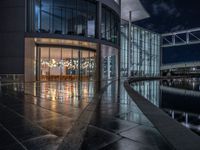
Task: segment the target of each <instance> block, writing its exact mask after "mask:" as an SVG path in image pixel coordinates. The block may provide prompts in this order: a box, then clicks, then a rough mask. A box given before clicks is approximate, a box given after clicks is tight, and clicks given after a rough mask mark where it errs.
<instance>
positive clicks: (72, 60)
mask: <svg viewBox="0 0 200 150" xmlns="http://www.w3.org/2000/svg"><path fill="white" fill-rule="evenodd" d="M38 53H39V55H38V56H39V60H40V64H39V66H37V67H38V68H39V71H38V76H39V78H40V80H41V81H47V80H50V81H53V80H86V81H88V80H93V79H94V76H95V68H96V67H95V66H96V64H95V57H96V56H95V55H96V53H95V52H93V51H87V50H78V49H71V48H56V47H39V48H38Z"/></svg>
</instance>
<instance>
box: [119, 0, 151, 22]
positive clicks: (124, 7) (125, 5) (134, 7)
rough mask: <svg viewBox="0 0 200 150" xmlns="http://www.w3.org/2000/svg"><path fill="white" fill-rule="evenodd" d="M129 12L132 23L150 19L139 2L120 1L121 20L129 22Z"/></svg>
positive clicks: (133, 0) (131, 0) (138, 0)
mask: <svg viewBox="0 0 200 150" xmlns="http://www.w3.org/2000/svg"><path fill="white" fill-rule="evenodd" d="M130 11H131V12H132V19H131V21H132V22H133V21H138V20H142V19H145V18H148V17H150V15H149V14H148V12H147V11H146V10H145V9H144V7H143V6H142V4H141V2H140V0H121V18H122V19H123V20H127V21H128V20H129V12H130Z"/></svg>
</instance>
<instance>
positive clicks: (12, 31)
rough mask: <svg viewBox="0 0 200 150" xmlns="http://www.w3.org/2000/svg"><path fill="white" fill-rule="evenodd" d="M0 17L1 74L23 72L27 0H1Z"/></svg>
mask: <svg viewBox="0 0 200 150" xmlns="http://www.w3.org/2000/svg"><path fill="white" fill-rule="evenodd" d="M0 19H1V21H0V22H1V23H0V74H23V73H24V31H25V0H0Z"/></svg>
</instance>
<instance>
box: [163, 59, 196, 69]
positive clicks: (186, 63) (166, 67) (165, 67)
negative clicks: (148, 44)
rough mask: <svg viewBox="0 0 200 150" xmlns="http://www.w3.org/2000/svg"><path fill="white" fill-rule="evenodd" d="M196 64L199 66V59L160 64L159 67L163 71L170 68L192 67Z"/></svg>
mask: <svg viewBox="0 0 200 150" xmlns="http://www.w3.org/2000/svg"><path fill="white" fill-rule="evenodd" d="M198 66H200V61H196V62H183V63H172V64H166V65H162V66H161V67H160V70H161V71H163V70H171V69H178V68H192V67H198Z"/></svg>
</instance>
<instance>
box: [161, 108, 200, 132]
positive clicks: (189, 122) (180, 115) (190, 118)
mask: <svg viewBox="0 0 200 150" xmlns="http://www.w3.org/2000/svg"><path fill="white" fill-rule="evenodd" d="M164 111H165V112H166V113H168V114H169V115H170V116H171V117H172V118H173V119H175V120H177V121H178V122H180V123H181V124H182V125H184V126H185V127H187V128H189V129H190V130H192V131H194V132H195V133H197V134H199V135H200V128H199V125H200V115H199V114H194V113H188V112H183V111H177V110H171V109H164Z"/></svg>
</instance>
